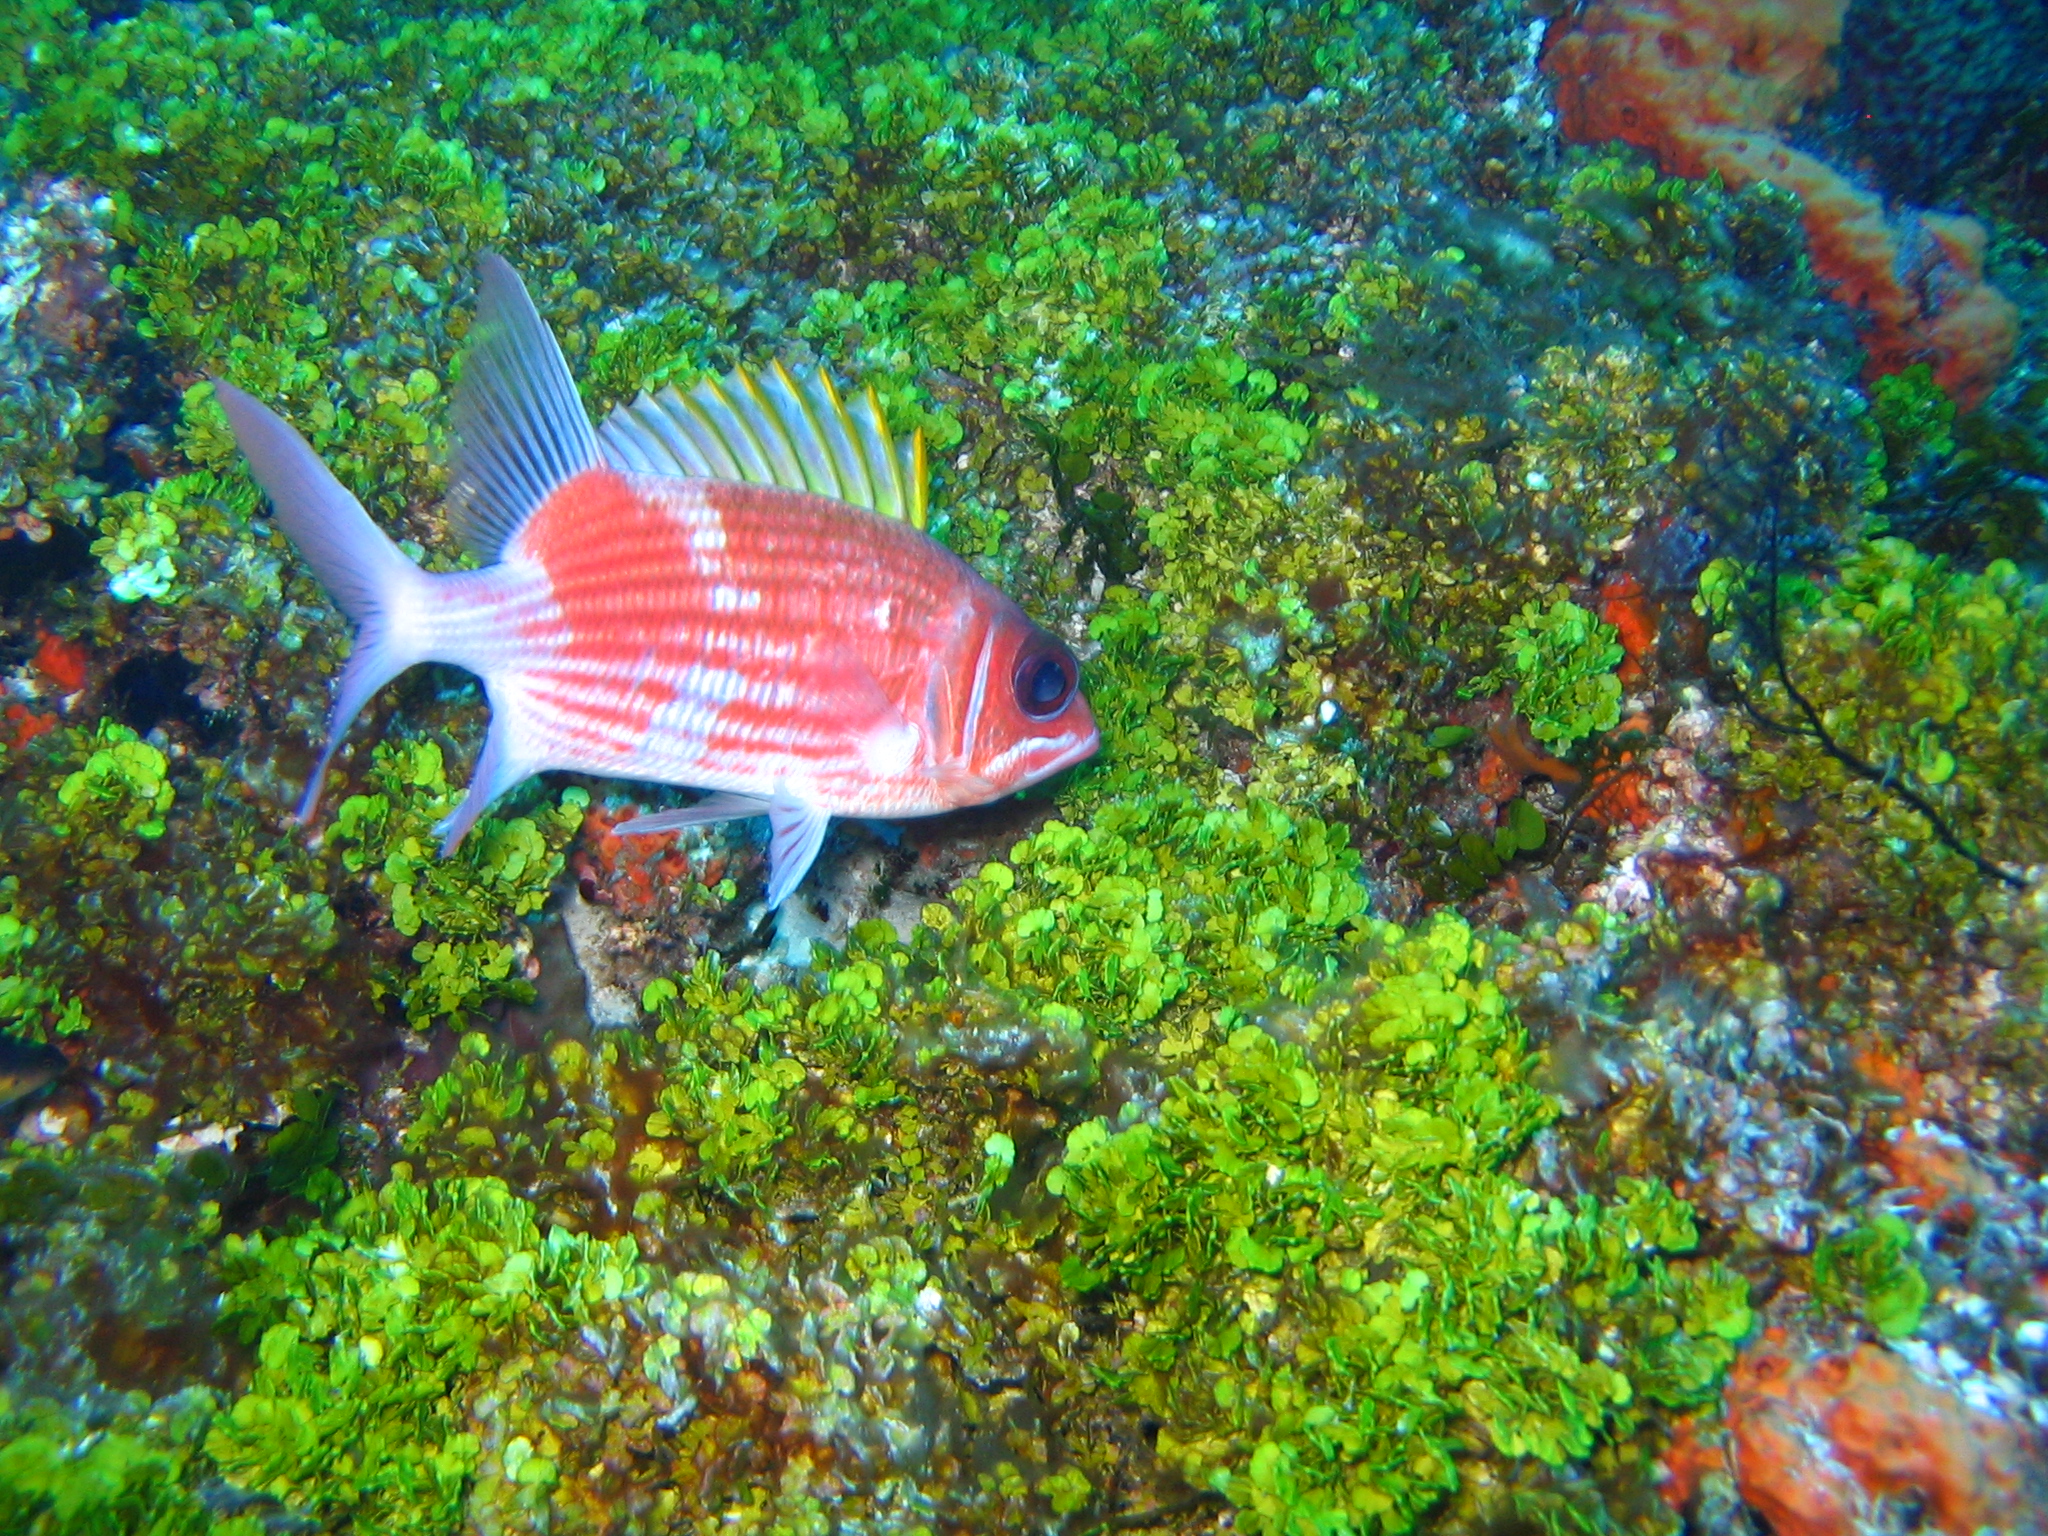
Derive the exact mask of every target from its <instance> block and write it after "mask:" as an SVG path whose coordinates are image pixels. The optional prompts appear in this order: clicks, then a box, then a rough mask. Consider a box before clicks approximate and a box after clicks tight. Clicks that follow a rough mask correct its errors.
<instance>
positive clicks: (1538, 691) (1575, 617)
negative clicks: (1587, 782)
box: [1501, 602, 1622, 752]
mask: <svg viewBox="0 0 2048 1536" xmlns="http://www.w3.org/2000/svg"><path fill="white" fill-rule="evenodd" d="M1501 646H1502V649H1504V650H1505V651H1506V652H1507V654H1508V660H1509V663H1510V665H1511V666H1512V667H1513V668H1514V675H1515V683H1516V686H1515V707H1516V709H1517V710H1519V711H1520V712H1521V715H1522V717H1523V718H1524V719H1526V720H1527V721H1528V722H1529V730H1530V732H1531V733H1532V734H1533V735H1534V736H1535V737H1536V739H1537V740H1538V741H1543V742H1548V743H1549V744H1550V745H1551V746H1553V747H1556V748H1558V749H1559V750H1560V751H1567V752H1568V751H1570V750H1571V749H1572V748H1573V747H1575V746H1577V745H1578V744H1579V743H1580V742H1581V741H1583V740H1584V739H1585V738H1586V737H1588V736H1591V735H1594V734H1595V733H1597V732H1600V731H1609V730H1612V729H1613V728H1614V727H1615V725H1616V724H1617V723H1618V722H1619V721H1620V719H1621V679H1620V678H1618V677H1616V676H1615V675H1614V669H1615V668H1616V667H1618V666H1620V665H1621V660H1622V649H1621V642H1620V641H1619V640H1618V639H1617V638H1616V637H1615V629H1614V626H1613V625H1612V624H1607V623H1603V622H1602V621H1601V620H1600V619H1598V618H1596V617H1595V616H1594V615H1593V614H1591V613H1589V612H1588V611H1587V610H1586V609H1584V608H1581V607H1580V606H1579V605H1578V604H1577V603H1573V602H1556V603H1552V604H1551V605H1550V606H1549V607H1548V608H1538V607H1537V606H1536V605H1535V604H1534V603H1530V604H1528V605H1527V606H1526V607H1524V608H1523V609H1522V611H1521V612H1520V613H1519V614H1517V615H1516V616H1515V617H1514V618H1513V619H1512V620H1510V621H1509V622H1508V623H1507V624H1505V625H1504V626H1502V629H1501Z"/></svg>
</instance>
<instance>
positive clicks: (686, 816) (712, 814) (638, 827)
mask: <svg viewBox="0 0 2048 1536" xmlns="http://www.w3.org/2000/svg"><path fill="white" fill-rule="evenodd" d="M767 814H768V802H767V801H766V800H761V799H757V798H756V797H754V796H753V795H706V796H705V797H704V798H703V799H702V800H699V801H698V802H697V803H696V804H695V805H685V806H680V807H678V808H677V809H675V810H673V811H656V812H654V813H653V814H652V815H651V816H635V817H634V818H633V819H632V820H631V821H622V822H620V823H619V824H618V825H617V826H616V827H613V828H612V832H613V833H614V834H615V835H616V836H619V837H651V836H653V835H654V834H655V833H657V832H679V831H681V830H682V829H683V828H684V827H708V826H710V825H711V824H712V823H713V822H718V821H739V820H742V819H744V818H745V817H748V816H766V815H767Z"/></svg>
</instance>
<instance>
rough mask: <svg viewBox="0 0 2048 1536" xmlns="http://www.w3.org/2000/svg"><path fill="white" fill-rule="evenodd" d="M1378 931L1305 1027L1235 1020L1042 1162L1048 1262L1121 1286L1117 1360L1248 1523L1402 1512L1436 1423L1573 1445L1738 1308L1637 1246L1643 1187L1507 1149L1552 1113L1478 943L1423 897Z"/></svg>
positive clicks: (1454, 1449) (1646, 1231)
mask: <svg viewBox="0 0 2048 1536" xmlns="http://www.w3.org/2000/svg"><path fill="white" fill-rule="evenodd" d="M1378 937H1379V939H1380V942H1381V944H1382V945H1383V946H1384V947H1383V949H1382V951H1381V953H1380V955H1379V957H1378V958H1376V959H1375V960H1374V961H1373V962H1371V963H1370V964H1369V965H1368V966H1367V968H1366V970H1365V973H1364V976H1363V978H1362V979H1361V980H1360V981H1359V982H1358V983H1356V984H1354V986H1353V988H1352V989H1351V995H1350V996H1349V997H1347V998H1345V999H1344V1000H1342V1001H1337V1002H1332V1003H1326V1004H1323V1005H1321V1006H1319V1007H1317V1008H1315V1009H1314V1011H1313V1012H1312V1013H1311V1014H1310V1016H1309V1017H1308V1019H1307V1021H1306V1022H1305V1024H1303V1025H1302V1026H1301V1027H1300V1032H1301V1037H1302V1039H1303V1041H1304V1042H1305V1043H1303V1044H1293V1043H1288V1042H1286V1041H1285V1040H1283V1041H1281V1042H1276V1041H1275V1039H1274V1038H1273V1036H1272V1035H1271V1034H1269V1033H1267V1032H1266V1031H1264V1030H1261V1029H1259V1028H1257V1027H1254V1026H1251V1025H1246V1026H1243V1027H1241V1028H1239V1029H1237V1030H1236V1031H1234V1032H1233V1033H1232V1034H1230V1035H1229V1037H1228V1038H1227V1039H1225V1040H1223V1041H1222V1042H1221V1043H1220V1044H1218V1045H1216V1046H1213V1047H1212V1048H1210V1049H1209V1050H1207V1051H1204V1052H1202V1053H1201V1054H1200V1055H1198V1056H1197V1057H1196V1058H1195V1059H1194V1060H1193V1061H1192V1063H1191V1064H1190V1065H1191V1069H1190V1070H1189V1071H1188V1072H1187V1073H1185V1074H1184V1075H1182V1076H1180V1077H1177V1078H1176V1079H1174V1080H1173V1081H1172V1082H1171V1083H1170V1084H1169V1086H1168V1096H1167V1099H1166V1102H1165V1103H1164V1104H1163V1105H1162V1106H1161V1108H1160V1112H1159V1115H1158V1118H1157V1119H1156V1121H1140V1122H1139V1123H1137V1124H1135V1125H1131V1126H1129V1127H1127V1128H1122V1129H1116V1130H1112V1129H1111V1128H1110V1127H1109V1126H1108V1125H1106V1124H1105V1123H1104V1122H1103V1121H1101V1120H1091V1121H1086V1122H1084V1123H1083V1124H1082V1125H1080V1126H1079V1127H1077V1128H1076V1129H1075V1130H1074V1131H1072V1132H1070V1133H1069V1135H1068V1137H1067V1142H1066V1149H1065V1155H1064V1157H1063V1159H1062V1161H1061V1163H1060V1165H1059V1167H1058V1168H1057V1169H1056V1170H1055V1171H1054V1172H1053V1174H1052V1175H1051V1186H1052V1188H1053V1189H1054V1190H1055V1192H1057V1193H1059V1194H1061V1195H1063V1196H1064V1198H1065V1200H1066V1202H1067V1204H1068V1205H1069V1207H1070V1208H1071V1209H1072V1210H1073V1212H1074V1218H1075V1252H1074V1255H1073V1256H1072V1257H1071V1258H1070V1259H1069V1260H1068V1261H1067V1265H1066V1268H1065V1269H1064V1271H1063V1275H1064V1277H1065V1278H1066V1280H1067V1282H1068V1283H1069V1284H1070V1285H1072V1286H1074V1287H1076V1288H1078V1289H1080V1290H1083V1291H1093V1290H1096V1289H1098V1288H1100V1287H1103V1286H1105V1285H1108V1284H1110V1283H1112V1282H1114V1283H1115V1284H1116V1285H1117V1286H1118V1288H1119V1289H1120V1290H1126V1291H1127V1292H1128V1295H1129V1303H1128V1309H1127V1310H1126V1309H1125V1308H1119V1309H1118V1310H1119V1312H1120V1313H1123V1314H1124V1316H1125V1317H1126V1319H1127V1320H1126V1324H1125V1326H1124V1328H1123V1329H1121V1330H1120V1332H1121V1334H1122V1342H1121V1348H1120V1358H1119V1363H1118V1367H1117V1369H1116V1372H1115V1375H1114V1377H1113V1381H1114V1383H1115V1386H1116V1387H1117V1389H1118V1390H1119V1391H1120V1392H1121V1393H1123V1394H1124V1395H1125V1396H1127V1397H1128V1398H1129V1399H1130V1400H1131V1401H1132V1402H1134V1403H1135V1404H1137V1405H1139V1406H1142V1407H1143V1408H1145V1409H1147V1410H1149V1411H1151V1412H1152V1413H1155V1414H1157V1415H1158V1416H1159V1417H1160V1418H1161V1419H1162V1420H1163V1421H1164V1425H1165V1427H1164V1428H1163V1429H1162V1430H1161V1432H1160V1437H1159V1453H1160V1455H1161V1457H1162V1459H1164V1460H1166V1461H1168V1462H1169V1464H1172V1465H1176V1466H1178V1467H1179V1468H1180V1469H1181V1471H1182V1472H1183V1475H1184V1476H1186V1477H1187V1479H1188V1481H1189V1482H1190V1483H1192V1484H1194V1485H1195V1486H1198V1487H1212V1488H1215V1489H1216V1490H1218V1491H1219V1492H1222V1493H1224V1494H1225V1495H1226V1496H1227V1497H1228V1498H1229V1499H1230V1501H1231V1502H1232V1503H1233V1504H1235V1505H1236V1506H1238V1508H1239V1510H1240V1512H1241V1513H1240V1518H1241V1519H1244V1520H1246V1521H1247V1522H1248V1524H1249V1525H1250V1528H1252V1529H1255V1530H1259V1531H1264V1532H1274V1533H1282V1532H1293V1531H1298V1530H1311V1529H1314V1530H1357V1531H1375V1530H1387V1531H1401V1530H1408V1529H1411V1528H1413V1526H1414V1525H1415V1523H1416V1522H1417V1520H1418V1518H1419V1517H1420V1516H1421V1515H1422V1514H1423V1513H1425V1512H1426V1511H1427V1510H1429V1509H1430V1508H1431V1507H1432V1506H1434V1505H1435V1504H1436V1503H1437V1502H1438V1501H1439V1500H1440V1499H1442V1498H1443V1497H1444V1496H1445V1495H1446V1494H1448V1493H1450V1492H1452V1491H1454V1490H1455V1489H1456V1488H1457V1486H1458V1474H1457V1471H1456V1462H1457V1460H1458V1459H1459V1456H1460V1454H1461V1444H1460V1441H1459V1436H1458V1432H1457V1429H1456V1426H1458V1425H1460V1424H1461V1423H1471V1424H1476V1425H1478V1426H1481V1427H1483V1429H1484V1431H1485V1433H1486V1435H1487V1436H1488V1437H1489V1438H1490V1440H1491V1443H1492V1445H1493V1447H1494V1448H1495V1449H1496V1450H1497V1451H1499V1452H1500V1453H1501V1454H1503V1455H1505V1456H1508V1457H1524V1456H1527V1457H1534V1458H1536V1459H1537V1460H1540V1461H1543V1462H1547V1463H1551V1464H1558V1463H1562V1462H1564V1461H1567V1460H1580V1459H1583V1458H1585V1457H1586V1456H1587V1455H1588V1454H1589V1453H1590V1452H1591V1451H1592V1449H1593V1447H1594V1445H1595V1444H1596V1443H1597V1442H1598V1441H1599V1440H1601V1439H1602V1438H1604V1437H1605V1436H1606V1435H1608V1434H1610V1433H1613V1432H1616V1431H1617V1427H1618V1426H1621V1427H1625V1426H1626V1425H1627V1424H1628V1423H1629V1422H1630V1415H1631V1414H1632V1413H1633V1412H1637V1411H1640V1404H1641V1403H1642V1402H1643V1401H1645V1400H1649V1401H1654V1402H1657V1403H1661V1404H1663V1405H1665V1406H1673V1407H1678V1406H1688V1405H1693V1404H1697V1403H1699V1402H1702V1401H1704V1400H1705V1399H1706V1398H1707V1397H1709V1396H1710V1395H1711V1394H1712V1392H1713V1390H1714V1387H1715V1385H1716V1383H1717V1381H1718V1378H1719V1375H1720V1372H1721V1370H1722V1368H1724V1367H1725V1365H1726V1364H1727V1362H1728V1361H1729V1360H1730V1359H1731V1358H1732V1357H1733V1350H1732V1348H1731V1347H1730V1344H1729V1342H1728V1341H1729V1340H1731V1339H1738V1340H1739V1339H1740V1338H1741V1337H1742V1335H1743V1334H1744V1333H1746V1332H1747V1330H1748V1326H1749V1314H1748V1309H1747V1307H1746V1306H1745V1305H1744V1304H1743V1303H1742V1302H1741V1300H1740V1296H1741V1293H1742V1287H1741V1285H1740V1283H1739V1282H1734V1283H1732V1291H1731V1281H1730V1280H1729V1278H1728V1277H1727V1276H1725V1275H1723V1274H1720V1273H1719V1272H1718V1271H1715V1270H1712V1269H1705V1270H1701V1271H1699V1272H1698V1274H1697V1275H1695V1274H1693V1273H1692V1272H1690V1271H1687V1272H1683V1273H1681V1272H1677V1271H1674V1270H1672V1269H1671V1268H1670V1267H1669V1266H1668V1265H1667V1263H1666V1262H1665V1260H1664V1259H1663V1258H1662V1257H1660V1255H1661V1254H1670V1253H1677V1254H1683V1253H1685V1252H1687V1251H1689V1250H1690V1249H1692V1248H1693V1246H1694V1245H1695V1243H1696V1240H1697V1239H1696V1234H1695V1231H1694V1228H1693V1224H1692V1220H1691V1216H1690V1213H1689V1211H1688V1210H1687V1208H1686V1207H1685V1206H1684V1204H1683V1203H1682V1202H1679V1201H1677V1200H1675V1199H1674V1198H1673V1197H1672V1196H1671V1195H1670V1193H1669V1192H1668V1191H1667V1190H1665V1189H1664V1188H1663V1187H1662V1186H1660V1185H1657V1184H1654V1183H1644V1182H1642V1181H1637V1180H1627V1179H1624V1180H1623V1181H1621V1184H1620V1185H1619V1187H1618V1188H1617V1190H1616V1191H1615V1195H1614V1198H1613V1199H1612V1200H1611V1201H1610V1202H1607V1203H1604V1204H1603V1203H1602V1202H1599V1201H1595V1200H1593V1199H1591V1198H1590V1197H1588V1198H1585V1199H1582V1200H1581V1201H1579V1202H1578V1203H1577V1204H1576V1205H1575V1206H1574V1205H1573V1204H1570V1203H1567V1202H1565V1201H1563V1200H1560V1199H1558V1198H1557V1197H1555V1196H1542V1195H1538V1194H1537V1193H1536V1192H1534V1191H1532V1190H1529V1189H1527V1188H1526V1187H1524V1186H1523V1185H1521V1184H1520V1183H1519V1182H1518V1181H1516V1180H1515V1179H1513V1178H1512V1177H1510V1176H1508V1175H1507V1173H1506V1168H1507V1165H1508V1164H1509V1162H1510V1161H1511V1160H1512V1158H1513V1156H1514V1155H1515V1153H1516V1152H1517V1151H1518V1150H1519V1149H1520V1147H1521V1146H1522V1144H1523V1143H1524V1141H1525V1140H1526V1138H1527V1137H1528V1135H1529V1133H1530V1132H1531V1131H1532V1130H1533V1129H1535V1128H1536V1127H1537V1126H1539V1125H1541V1124H1542V1123H1543V1122H1544V1121H1546V1120H1547V1119H1548V1118H1549V1116H1550V1115H1551V1113H1552V1112H1553V1111H1552V1108H1551V1105H1550V1102H1549V1101H1548V1099H1547V1098H1546V1097H1545V1095H1544V1094H1543V1093H1542V1092H1541V1091H1540V1090H1538V1089H1537V1088H1536V1087H1534V1086H1533V1084H1532V1083H1531V1082H1530V1081H1529V1066H1530V1061H1529V1058H1528V1054H1527V1042H1526V1037H1524V1036H1523V1034H1522V1032H1521V1030H1520V1027H1519V1025H1518V1024H1517V1023H1516V1022H1515V1019H1514V1015H1513V1013H1512V1011H1511V1010H1510V1009H1509V1007H1508V1006H1507V1002H1506V999H1505V998H1503V996H1502V994H1501V993H1500V992H1499V991H1498V989H1497V988H1496V987H1495V985H1494V983H1493V982H1492V981H1491V980H1490V979H1489V978H1488V974H1487V952H1486V949H1485V946H1484V944H1483V943H1475V942H1474V940H1473V938H1472V936H1471V934H1470V933H1469V931H1468V930H1467V929H1466V928H1465V927H1464V925H1463V924H1461V923H1459V922H1458V921H1456V920H1455V919H1452V918H1448V917H1440V918H1438V919H1437V921H1436V922H1435V923H1434V924H1433V925H1432V926H1430V927H1429V928H1427V929H1424V930H1421V931H1418V932H1415V933H1413V934H1404V933H1402V932H1401V931H1400V930H1399V929H1398V928H1393V927H1391V926H1389V927H1388V928H1386V929H1384V930H1383V931H1382V932H1381V933H1380V934H1379V935H1378ZM1596 1334H1597V1335H1602V1336H1604V1337H1605V1338H1606V1339H1607V1341H1608V1342H1607V1344H1606V1345H1605V1346H1604V1347H1603V1348H1602V1349H1601V1350H1600V1351H1598V1352H1597V1353H1595V1354H1594V1355H1592V1356H1590V1357H1588V1356H1587V1355H1586V1354H1584V1353H1583V1352H1582V1346H1581V1344H1580V1343H1579V1342H1578V1341H1579V1340H1582V1339H1584V1338H1586V1337H1588V1336H1591V1335H1596Z"/></svg>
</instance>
